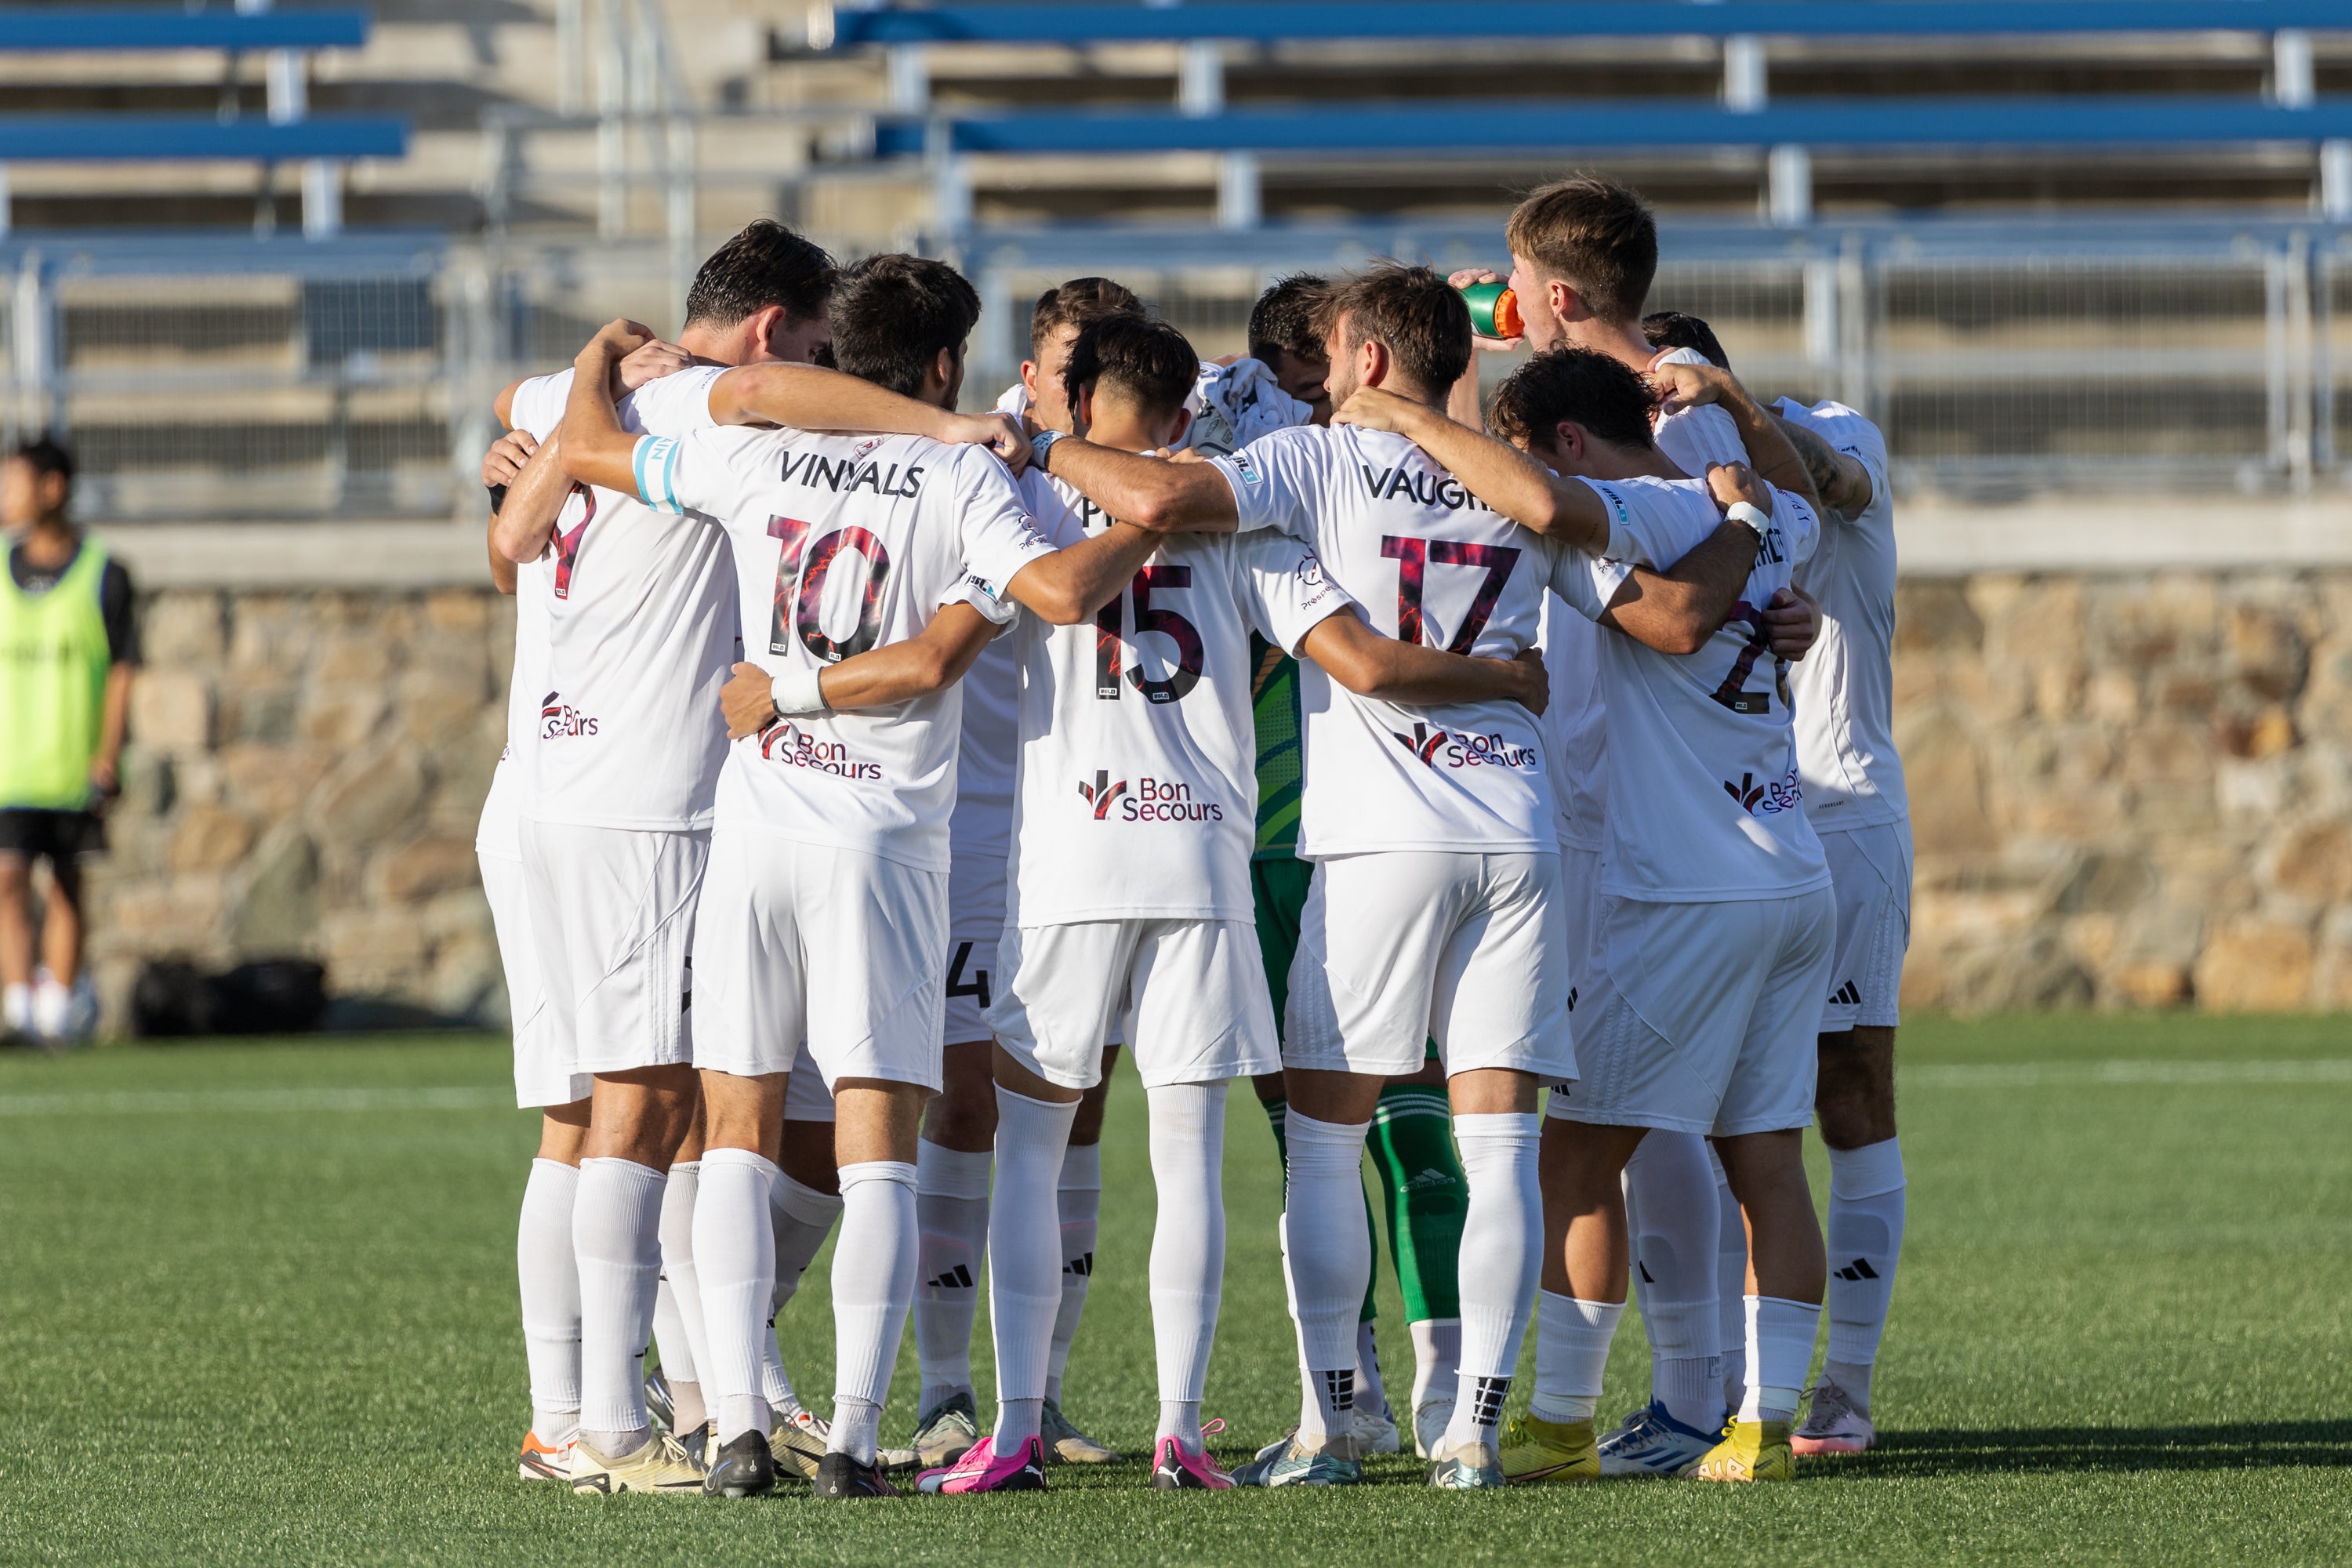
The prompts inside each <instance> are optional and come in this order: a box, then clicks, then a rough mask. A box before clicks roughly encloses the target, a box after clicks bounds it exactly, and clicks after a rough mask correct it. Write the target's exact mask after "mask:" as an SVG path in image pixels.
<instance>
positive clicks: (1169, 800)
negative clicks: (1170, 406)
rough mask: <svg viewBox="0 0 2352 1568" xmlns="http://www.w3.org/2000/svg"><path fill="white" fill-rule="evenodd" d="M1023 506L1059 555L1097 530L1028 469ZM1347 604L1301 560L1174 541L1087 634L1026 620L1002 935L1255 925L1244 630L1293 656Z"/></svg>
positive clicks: (1097, 523) (1309, 560) (1276, 538)
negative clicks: (1141, 925)
mask: <svg viewBox="0 0 2352 1568" xmlns="http://www.w3.org/2000/svg"><path fill="white" fill-rule="evenodd" d="M1022 494H1023V495H1024V498H1025V499H1026V500H1028V502H1029V505H1030V510H1032V511H1033V512H1034V514H1035V516H1036V518H1037V522H1038V526H1039V528H1040V529H1042V530H1043V531H1044V532H1045V537H1046V538H1047V539H1048V540H1050V541H1051V542H1053V543H1054V544H1055V546H1057V547H1059V548H1065V549H1066V548H1067V547H1068V546H1070V545H1073V544H1076V543H1077V542H1079V541H1080V540H1082V539H1084V538H1085V537H1086V536H1087V534H1088V533H1089V532H1100V531H1102V530H1104V529H1106V528H1108V527H1109V526H1110V520H1109V518H1108V516H1107V515H1106V514H1105V513H1104V512H1103V511H1102V510H1101V509H1100V508H1098V507H1097V506H1096V505H1095V504H1094V503H1093V502H1092V501H1089V500H1087V499H1086V498H1085V497H1084V496H1081V495H1080V494H1078V492H1077V491H1076V490H1074V489H1070V488H1069V487H1068V486H1066V485H1065V484H1063V483H1062V482H1061V481H1060V480H1058V479H1053V478H1050V477H1049V476H1047V475H1045V474H1041V473H1039V472H1037V471H1036V470H1034V469H1032V470H1031V471H1030V472H1029V473H1028V475H1026V476H1025V477H1024V479H1023V481H1022ZM1354 608H1355V601H1353V600H1352V599H1350V598H1349V597H1348V595H1347V594H1346V593H1344V592H1343V591H1342V590H1341V589H1340V588H1339V585H1338V584H1335V583H1333V582H1332V581H1331V580H1330V578H1329V577H1328V575H1327V574H1325V573H1324V571H1323V567H1322V563H1321V562H1319V561H1318V560H1317V559H1316V555H1315V551H1314V548H1313V547H1312V546H1310V545H1307V544H1305V543H1302V542H1300V541H1298V540H1297V539H1294V538H1292V537H1291V536H1289V535H1288V534H1284V533H1277V532H1272V531H1257V532H1251V533H1242V534H1191V535H1179V536H1177V537H1175V538H1173V539H1171V540H1170V541H1169V542H1167V543H1165V544H1163V545H1161V546H1160V550H1159V551H1158V552H1157V553H1155V554H1154V555H1153V556H1152V558H1151V561H1150V564H1148V565H1146V566H1145V567H1144V568H1143V569H1142V570H1141V571H1140V572H1139V573H1137V574H1136V576H1135V579H1134V581H1133V582H1132V583H1131V584H1129V585H1128V586H1127V587H1125V588H1122V589H1121V590H1120V591H1119V593H1118V597H1116V598H1114V599H1112V600H1111V601H1110V603H1108V604H1107V605H1104V606H1103V607H1102V609H1101V610H1100V611H1099V612H1098V613H1097V615H1096V616H1095V618H1094V619H1093V621H1092V622H1090V623H1088V624H1086V625H1083V626H1047V625H1045V623H1044V622H1043V621H1041V620H1040V619H1038V618H1037V617H1036V616H1023V617H1022V621H1021V626H1020V627H1019V629H1018V630H1016V631H1015V632H1014V633H1013V637H1014V638H1015V639H1017V640H1018V641H1019V642H1020V644H1021V774H1020V795H1019V804H1018V806H1017V808H1016V813H1015V817H1014V825H1015V829H1016V832H1015V837H1016V839H1017V841H1018V843H1019V845H1020V866H1019V872H1018V875H1017V876H1016V878H1015V879H1014V882H1013V896H1012V908H1011V913H1010V915H1009V916H1008V923H1009V924H1011V925H1014V926H1020V927H1033V926H1045V925H1064V924H1069V923H1073V922H1076V921H1109V920H1137V919H1171V920H1221V921H1249V920H1251V919H1253V918H1254V906H1253V904H1252V901H1251V896H1250V879H1249V861H1250V850H1251V847H1252V845H1253V844H1254V842H1255V837H1256V828H1257V727H1256V723H1255V718H1254V716H1253V714H1252V710H1251V700H1250V674H1251V667H1250V647H1249V639H1250V633H1251V632H1252V631H1253V630H1255V631H1256V632H1257V633H1258V634H1259V635H1261V636H1263V637H1265V639H1266V640H1267V641H1268V642H1271V643H1273V644H1275V645H1276V646H1277V647H1281V648H1282V649H1284V650H1285V651H1286V652H1289V653H1293V654H1295V653H1297V649H1298V645H1299V643H1300V642H1301V641H1302V640H1304V638H1305V637H1306V636H1307V633H1308V632H1310V631H1312V630H1314V628H1315V627H1316V626H1317V625H1318V624H1319V623H1320V622H1321V621H1323V620H1324V619H1325V618H1326V617H1327V616H1331V615H1333V614H1335V613H1338V612H1340V611H1348V612H1350V613H1352V612H1353V610H1354Z"/></svg>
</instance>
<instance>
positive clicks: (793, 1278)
mask: <svg viewBox="0 0 2352 1568" xmlns="http://www.w3.org/2000/svg"><path fill="white" fill-rule="evenodd" d="M768 1201H769V1207H768V1223H769V1225H770V1226H771V1227H772V1229H773V1231H774V1233H775V1237H776V1294H775V1300H774V1302H773V1304H772V1305H771V1306H770V1307H769V1309H768V1336H767V1338H766V1340H765V1341H763V1342H761V1348H760V1383H761V1391H762V1392H763V1393H765V1394H767V1396H768V1408H769V1409H771V1410H772V1411H774V1412H775V1414H776V1416H777V1418H778V1419H780V1420H781V1419H783V1418H784V1417H787V1416H790V1415H796V1414H798V1413H799V1412H800V1410H801V1408H802V1405H801V1401H800V1396H799V1395H798V1394H795V1393H793V1380H792V1376H791V1374H790V1373H787V1372H786V1371H785V1370H784V1355H783V1352H782V1349H781V1348H779V1346H778V1344H777V1335H776V1319H777V1317H778V1315H779V1314H781V1313H782V1311H783V1310H784V1304H785V1303H786V1302H788V1301H790V1300H792V1299H793V1297H794V1296H795V1295H797V1294H799V1293H800V1288H801V1279H802V1278H803V1276H804V1275H806V1274H807V1273H808V1270H809V1265H810V1264H812V1263H814V1262H815V1261H816V1255H817V1254H818V1252H820V1251H822V1250H823V1249H824V1238H825V1237H828V1236H831V1235H832V1234H833V1224H834V1221H835V1220H837V1219H839V1218H840V1217H841V1198H840V1195H839V1194H835V1193H821V1192H818V1191H817V1190H816V1189H815V1188H814V1187H804V1186H803V1185H802V1184H800V1183H798V1182H796V1181H794V1180H793V1179H792V1177H790V1176H788V1175H785V1174H784V1173H782V1172H781V1171H780V1172H778V1173H776V1181H775V1184H774V1185H773V1186H772V1187H771V1188H770V1189H769V1200H768Z"/></svg>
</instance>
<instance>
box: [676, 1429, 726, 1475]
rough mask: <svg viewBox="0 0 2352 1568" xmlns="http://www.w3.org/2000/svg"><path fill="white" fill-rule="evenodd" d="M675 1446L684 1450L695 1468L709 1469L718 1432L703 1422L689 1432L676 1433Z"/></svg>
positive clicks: (717, 1442) (717, 1443) (716, 1444)
mask: <svg viewBox="0 0 2352 1568" xmlns="http://www.w3.org/2000/svg"><path fill="white" fill-rule="evenodd" d="M677 1446H678V1447H681V1448H683V1449H685V1450H686V1457H687V1458H689V1459H692V1460H693V1461H694V1465H695V1468H697V1469H700V1470H707V1469H709V1468H710V1456H711V1451H712V1450H713V1449H715V1448H716V1447H718V1446H719V1430H718V1428H717V1427H716V1426H713V1425H712V1424H711V1423H709V1422H708V1421H705V1422H704V1423H703V1424H702V1425H701V1426H697V1427H696V1428H694V1430H692V1431H691V1432H680V1433H677Z"/></svg>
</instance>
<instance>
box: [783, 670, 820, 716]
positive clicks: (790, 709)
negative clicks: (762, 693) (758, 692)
mask: <svg viewBox="0 0 2352 1568" xmlns="http://www.w3.org/2000/svg"><path fill="white" fill-rule="evenodd" d="M823 674H824V671H823V670H818V669H787V670H785V671H783V672H782V674H780V675H777V676H776V677H775V678H774V679H773V683H772V687H771V689H770V690H771V697H770V700H772V701H773V702H774V703H775V705H776V711H777V713H779V714H780V715H782V717H784V718H786V719H808V718H814V716H816V715H817V714H819V713H822V712H824V710H825V707H824V692H823V691H821V690H820V689H818V687H817V679H818V677H820V676H821V675H823Z"/></svg>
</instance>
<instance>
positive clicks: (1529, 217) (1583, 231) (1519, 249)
mask: <svg viewBox="0 0 2352 1568" xmlns="http://www.w3.org/2000/svg"><path fill="white" fill-rule="evenodd" d="M1503 236H1504V237H1505V239H1507V241H1508V242H1509V244H1510V247H1511V254H1512V255H1514V256H1524V257H1526V258H1528V260H1530V261H1532V262H1534V263H1535V264H1536V266H1537V267H1538V268H1541V269H1542V270H1543V271H1545V272H1547V273H1549V275H1550V276H1552V277H1554V278H1557V279H1559V280H1560V281H1561V282H1563V283H1565V284H1567V285H1568V286H1569V287H1570V288H1571V289H1575V290H1576V291H1577V292H1578V293H1579V294H1580V295H1582V296H1583V297H1584V303H1585V305H1586V306H1587V308H1589V309H1590V310H1591V311H1592V313H1593V314H1594V315H1596V316H1598V317H1600V318H1601V320H1602V321H1607V322H1608V323H1609V324H1610V325H1612V326H1622V325H1624V324H1625V323H1626V322H1628V321H1633V319H1634V318H1636V317H1638V316H1639V315H1641V313H1642V302H1643V300H1647V299H1648V298H1649V297H1650V280H1651V279H1654V278H1655V277H1656V276H1657V273H1658V220H1657V219H1655V218H1654V217H1652V216H1650V209H1649V207H1648V205H1646V204H1644V203H1643V200H1642V198H1641V197H1640V196H1638V195H1635V194H1634V193H1633V188H1632V187H1631V186H1628V185H1621V184H1618V183H1617V182H1616V181H1614V180H1609V179H1603V178H1601V176H1599V175H1597V174H1579V175H1577V176H1575V177H1574V178H1573V179H1567V180H1561V181H1559V182H1558V183H1556V184H1549V185H1546V186H1544V187H1543V188H1542V189H1541V190H1539V191H1537V192H1536V193H1535V194H1534V195H1530V196H1528V199H1527V200H1525V201H1523V202H1521V203H1520V204H1519V205H1517V207H1516V208H1514V209H1513V210H1512V213H1511V221H1510V222H1509V223H1508V224H1507V225H1506V226H1504V229H1503Z"/></svg>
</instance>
